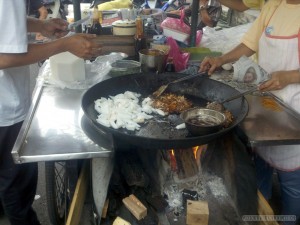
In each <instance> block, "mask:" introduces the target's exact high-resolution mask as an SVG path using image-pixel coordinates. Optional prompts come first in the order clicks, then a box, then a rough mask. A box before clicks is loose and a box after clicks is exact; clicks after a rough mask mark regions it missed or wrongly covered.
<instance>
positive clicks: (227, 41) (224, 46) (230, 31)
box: [200, 23, 252, 54]
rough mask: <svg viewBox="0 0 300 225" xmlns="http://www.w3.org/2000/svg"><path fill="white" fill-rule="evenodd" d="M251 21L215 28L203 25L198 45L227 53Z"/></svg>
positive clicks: (239, 39)
mask: <svg viewBox="0 0 300 225" xmlns="http://www.w3.org/2000/svg"><path fill="white" fill-rule="evenodd" d="M251 25H252V23H248V24H243V25H240V26H236V27H231V28H226V29H222V30H215V28H212V27H208V26H206V27H204V28H203V35H202V40H201V42H200V47H204V48H209V49H210V50H211V51H215V52H222V53H223V54H224V53H227V52H228V51H230V50H232V49H233V48H234V47H236V46H237V45H238V44H239V43H240V42H241V39H242V37H243V35H244V34H245V33H246V32H247V31H248V29H249V28H250V27H251Z"/></svg>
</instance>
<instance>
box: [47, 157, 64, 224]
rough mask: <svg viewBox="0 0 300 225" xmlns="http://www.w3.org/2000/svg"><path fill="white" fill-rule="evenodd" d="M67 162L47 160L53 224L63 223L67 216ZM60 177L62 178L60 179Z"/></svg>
mask: <svg viewBox="0 0 300 225" xmlns="http://www.w3.org/2000/svg"><path fill="white" fill-rule="evenodd" d="M59 168H60V169H59ZM65 170H66V165H65V162H46V163H45V179H46V200H47V207H48V215H49V219H50V222H51V223H52V225H63V224H65V221H66V218H67V212H68V210H69V206H68V205H69V204H68V203H67V202H68V201H69V200H67V193H66V192H67V188H66V185H67V178H66V176H65V175H66V171H65ZM58 179H60V180H58Z"/></svg>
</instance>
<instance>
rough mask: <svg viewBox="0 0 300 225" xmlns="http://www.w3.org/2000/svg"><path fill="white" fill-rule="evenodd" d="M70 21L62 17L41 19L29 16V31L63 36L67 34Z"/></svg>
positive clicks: (51, 36) (50, 36)
mask: <svg viewBox="0 0 300 225" xmlns="http://www.w3.org/2000/svg"><path fill="white" fill-rule="evenodd" d="M67 27H68V22H67V21H65V20H62V19H60V18H53V19H48V20H39V19H36V18H32V17H27V31H28V32H40V33H41V34H42V35H44V36H45V37H49V38H53V37H63V36H64V35H66V30H67Z"/></svg>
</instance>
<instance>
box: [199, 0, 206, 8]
mask: <svg viewBox="0 0 300 225" xmlns="http://www.w3.org/2000/svg"><path fill="white" fill-rule="evenodd" d="M201 5H203V6H205V7H206V6H207V5H208V0H200V1H199V6H201Z"/></svg>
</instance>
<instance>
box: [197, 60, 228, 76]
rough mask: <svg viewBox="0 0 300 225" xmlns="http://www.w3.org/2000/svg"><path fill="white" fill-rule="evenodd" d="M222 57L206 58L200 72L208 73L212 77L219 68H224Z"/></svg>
mask: <svg viewBox="0 0 300 225" xmlns="http://www.w3.org/2000/svg"><path fill="white" fill-rule="evenodd" d="M222 65H223V62H222V59H221V57H205V58H204V59H203V61H202V62H201V64H200V69H199V72H203V71H207V74H208V75H211V74H212V73H213V72H214V71H215V70H216V69H217V68H218V67H220V66H222Z"/></svg>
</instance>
